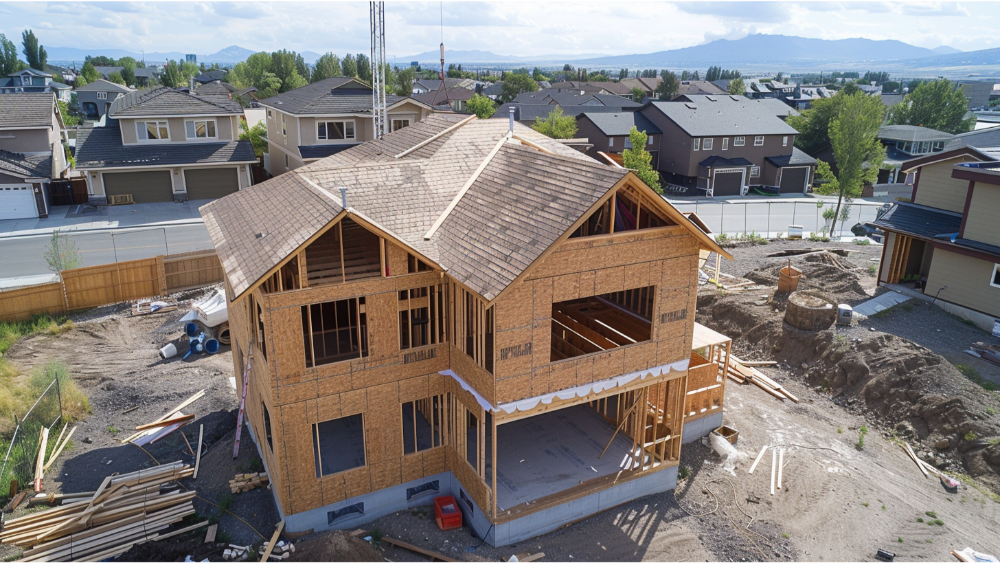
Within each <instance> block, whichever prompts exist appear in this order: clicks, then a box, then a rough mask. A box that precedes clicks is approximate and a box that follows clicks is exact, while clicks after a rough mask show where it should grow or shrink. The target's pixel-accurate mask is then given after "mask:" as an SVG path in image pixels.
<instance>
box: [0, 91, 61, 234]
mask: <svg viewBox="0 0 1000 563" xmlns="http://www.w3.org/2000/svg"><path fill="white" fill-rule="evenodd" d="M63 131H64V127H63V120H62V113H61V112H60V111H59V105H58V104H57V103H56V97H55V95H54V94H52V93H24V94H0V219H25V218H31V217H41V218H45V217H48V213H49V183H50V181H51V180H54V179H58V178H62V177H64V176H65V175H66V174H67V171H68V169H69V164H68V163H67V161H66V150H65V148H64V146H63Z"/></svg>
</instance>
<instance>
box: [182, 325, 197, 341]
mask: <svg viewBox="0 0 1000 563" xmlns="http://www.w3.org/2000/svg"><path fill="white" fill-rule="evenodd" d="M184 332H186V333H187V335H188V336H189V337H191V338H194V337H195V336H198V324H197V323H188V324H186V325H184Z"/></svg>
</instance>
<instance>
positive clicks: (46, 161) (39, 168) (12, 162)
mask: <svg viewBox="0 0 1000 563" xmlns="http://www.w3.org/2000/svg"><path fill="white" fill-rule="evenodd" d="M0 172H8V173H13V174H16V175H18V176H24V177H25V178H51V177H52V151H47V152H38V153H32V154H21V153H16V152H8V151H4V150H0Z"/></svg>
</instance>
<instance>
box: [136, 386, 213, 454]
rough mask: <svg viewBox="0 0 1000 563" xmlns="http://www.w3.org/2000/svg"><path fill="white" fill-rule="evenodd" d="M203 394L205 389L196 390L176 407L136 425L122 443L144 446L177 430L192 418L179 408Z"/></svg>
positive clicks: (192, 417)
mask: <svg viewBox="0 0 1000 563" xmlns="http://www.w3.org/2000/svg"><path fill="white" fill-rule="evenodd" d="M204 396H205V390H204V389H202V390H201V391H198V392H197V393H195V394H194V395H192V396H191V397H189V398H187V399H185V400H184V402H183V403H181V404H179V405H177V406H176V407H174V408H172V409H170V411H168V412H167V413H166V414H164V415H163V416H161V417H160V418H157V419H156V420H154V421H152V422H149V423H147V424H140V425H139V426H136V428H135V429H136V430H137V431H138V432H136V433H135V434H132V435H131V436H128V437H127V438H125V439H123V440H122V443H123V444H125V443H128V442H134V443H135V444H137V445H139V446H145V445H146V444H151V443H153V442H156V441H157V440H159V439H161V438H164V437H166V436H167V435H168V434H170V433H172V432H173V431H175V430H177V429H178V428H180V427H182V426H185V425H187V424H189V423H190V422H191V421H192V420H194V415H192V414H187V415H186V414H184V413H182V412H181V409H183V408H186V407H187V406H188V405H190V404H191V403H193V402H195V401H197V400H198V399H200V398H202V397H204Z"/></svg>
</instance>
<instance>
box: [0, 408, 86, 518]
mask: <svg viewBox="0 0 1000 563" xmlns="http://www.w3.org/2000/svg"><path fill="white" fill-rule="evenodd" d="M67 428H69V426H63V429H62V432H60V433H59V437H58V438H56V441H55V445H54V446H53V448H52V455H50V456H49V457H48V460H47V461H46V459H45V454H46V452H48V445H49V430H51V428H46V427H44V426H43V427H42V433H41V436H40V437H39V439H38V456H37V458H36V459H35V483H34V484H35V492H36V493H40V492H41V491H42V478H43V477H44V476H45V472H46V471H48V470H49V468H50V467H52V464H53V463H55V461H56V458H57V457H59V454H61V453H62V451H63V448H65V447H66V444H67V443H69V439H70V438H72V437H73V433H74V432H76V429H77V427H76V426H74V427H73V428H72V429H71V430H70V431H69V434H67V433H66V429H67ZM16 508H17V506H14V507H13V508H12V510H13V509H16Z"/></svg>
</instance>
